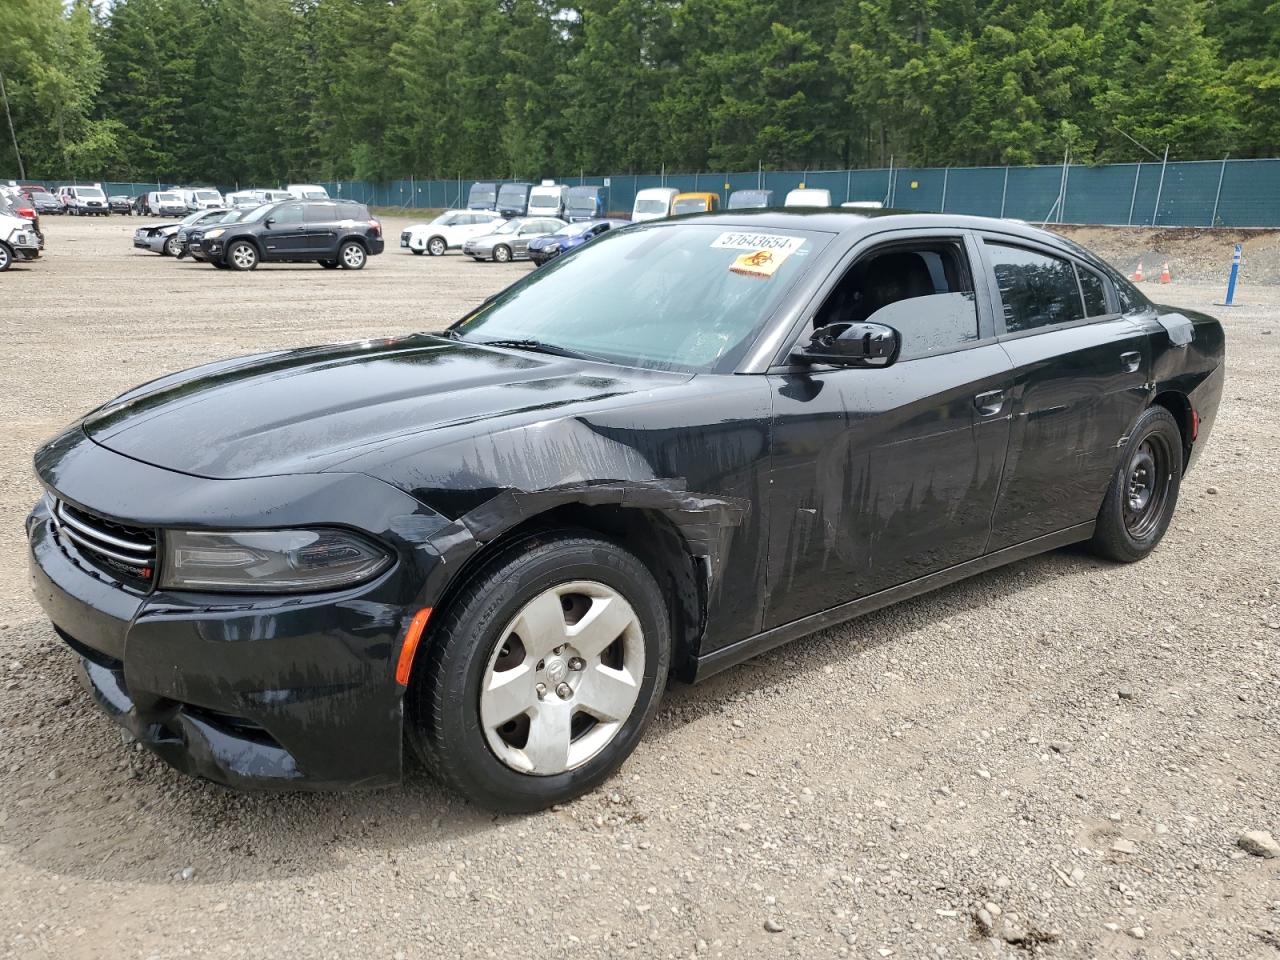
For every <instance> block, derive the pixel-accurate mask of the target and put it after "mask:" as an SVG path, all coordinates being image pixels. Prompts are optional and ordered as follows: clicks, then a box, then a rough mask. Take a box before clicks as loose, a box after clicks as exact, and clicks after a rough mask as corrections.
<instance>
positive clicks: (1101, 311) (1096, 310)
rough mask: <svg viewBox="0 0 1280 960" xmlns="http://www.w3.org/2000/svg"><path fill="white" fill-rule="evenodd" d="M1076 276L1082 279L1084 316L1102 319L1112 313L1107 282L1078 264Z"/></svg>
mask: <svg viewBox="0 0 1280 960" xmlns="http://www.w3.org/2000/svg"><path fill="white" fill-rule="evenodd" d="M1076 275H1077V276H1078V277H1079V278H1080V292H1081V293H1083V294H1084V315H1085V316H1086V317H1101V316H1104V315H1106V314H1108V313H1110V312H1111V308H1110V307H1109V306H1107V285H1106V282H1105V281H1104V280H1103V279H1102V278H1101V277H1100V276H1098V275H1097V274H1096V273H1094V272H1093V271H1092V270H1090V269H1089V268H1088V267H1082V266H1080V264H1078V263H1077V264H1076Z"/></svg>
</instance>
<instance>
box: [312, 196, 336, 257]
mask: <svg viewBox="0 0 1280 960" xmlns="http://www.w3.org/2000/svg"><path fill="white" fill-rule="evenodd" d="M304 215H305V217H306V222H307V249H308V250H309V251H311V252H312V253H326V252H327V253H330V254H331V255H332V256H334V257H336V256H337V255H338V239H339V233H340V232H341V227H340V221H341V220H342V219H343V216H344V214H343V211H342V209H341V208H340V205H339V204H337V203H331V202H329V201H327V200H324V201H314V200H313V201H309V202H308V203H307V204H306V207H305V209H304Z"/></svg>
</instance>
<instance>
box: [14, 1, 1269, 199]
mask: <svg viewBox="0 0 1280 960" xmlns="http://www.w3.org/2000/svg"><path fill="white" fill-rule="evenodd" d="M0 79H2V80H3V85H4V92H5V94H6V100H7V104H6V106H7V110H8V117H7V118H6V120H7V121H8V122H7V123H6V125H5V129H4V130H3V139H2V140H0V175H3V176H17V175H18V169H19V167H18V162H17V159H18V158H17V157H16V156H15V149H14V142H15V140H16V143H17V147H18V149H19V150H20V151H21V158H22V160H23V162H24V166H25V170H26V174H27V176H28V177H29V178H30V177H46V178H53V177H59V178H62V177H77V178H81V179H90V178H93V179H108V178H109V179H137V180H166V181H175V182H176V181H184V182H186V181H191V182H194V181H208V182H217V183H232V182H258V181H261V182H268V181H280V180H283V179H286V178H294V179H296V178H317V179H334V178H360V179H371V180H382V179H387V178H391V177H399V176H404V177H408V176H410V175H413V176H417V177H457V176H461V177H478V176H484V177H536V176H543V175H550V174H560V175H567V174H570V173H572V174H577V173H578V172H579V171H585V172H586V173H598V174H607V173H656V172H658V171H659V170H661V169H665V170H666V171H667V172H677V171H697V170H754V169H756V168H757V166H762V167H763V168H764V169H766V170H767V169H795V170H800V169H821V168H843V167H855V168H856V167H879V166H885V165H887V164H888V163H889V161H890V158H891V157H892V158H894V161H895V162H896V163H897V164H899V165H902V164H913V163H914V164H920V165H943V164H950V165H963V166H972V165H982V164H1005V163H1009V164H1024V163H1041V162H1044V163H1054V162H1061V160H1062V158H1063V156H1064V153H1065V152H1066V151H1070V154H1071V157H1072V159H1073V161H1075V162H1083V163H1093V162H1104V161H1131V160H1140V159H1143V160H1149V159H1151V157H1152V155H1156V156H1159V155H1162V154H1163V152H1164V150H1165V148H1166V146H1167V147H1168V149H1169V157H1170V159H1178V160H1185V159H1209V158H1221V157H1222V156H1224V155H1226V154H1230V155H1231V156H1232V157H1259V156H1276V155H1277V153H1280V2H1277V0H1215V2H1212V3H1208V2H1204V0H803V2H801V0H577V2H574V0H3V2H0Z"/></svg>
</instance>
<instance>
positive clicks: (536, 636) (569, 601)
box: [480, 580, 645, 776]
mask: <svg viewBox="0 0 1280 960" xmlns="http://www.w3.org/2000/svg"><path fill="white" fill-rule="evenodd" d="M644 660H645V651H644V635H643V633H642V631H641V627H640V620H639V618H638V617H637V616H636V612H635V610H633V609H632V607H631V604H630V603H628V602H627V600H626V599H625V598H624V597H623V596H622V595H621V594H620V593H618V592H617V591H616V590H614V589H613V588H612V587H609V586H606V585H605V584H603V583H597V582H595V581H587V580H578V581H573V582H570V583H563V584H559V585H558V586H555V587H551V588H549V589H547V590H544V591H543V592H542V593H540V594H538V595H537V596H536V597H534V598H533V599H532V600H530V601H529V602H528V603H527V604H525V606H524V607H523V608H522V609H521V610H520V612H519V613H517V614H516V616H515V617H514V618H513V619H512V621H511V622H510V623H509V624H508V625H507V627H506V628H505V629H504V630H503V631H502V633H501V634H500V635H499V639H498V642H497V644H496V645H495V647H494V649H493V652H492V653H491V654H490V656H489V662H488V665H487V666H486V668H485V672H484V678H483V680H482V682H481V687H480V723H481V727H482V728H483V730H484V736H485V740H486V742H487V743H488V745H489V749H490V750H492V751H493V753H494V755H495V756H497V758H498V759H499V760H500V761H502V762H503V763H504V764H506V765H507V766H508V767H510V768H511V769H513V770H517V771H519V772H520V773H527V774H533V775H536V776H553V775H555V774H559V773H564V772H565V771H567V770H572V769H574V768H576V767H580V766H582V764H584V763H586V762H587V761H588V760H590V759H591V758H592V757H594V756H596V755H597V754H598V753H600V751H601V750H603V749H604V748H605V747H607V746H608V745H609V743H610V742H611V741H612V740H613V739H614V737H615V736H617V734H618V731H619V730H620V729H621V728H622V726H623V725H624V724H625V723H626V721H627V719H628V717H630V716H631V712H632V710H633V709H634V708H635V705H636V701H637V699H638V697H639V695H640V685H641V683H642V682H643V680H644Z"/></svg>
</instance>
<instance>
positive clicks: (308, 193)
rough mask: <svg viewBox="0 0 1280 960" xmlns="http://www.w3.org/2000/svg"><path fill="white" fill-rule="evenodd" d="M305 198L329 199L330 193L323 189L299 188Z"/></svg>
mask: <svg viewBox="0 0 1280 960" xmlns="http://www.w3.org/2000/svg"><path fill="white" fill-rule="evenodd" d="M298 192H299V193H300V194H302V199H303V200H328V199H329V195H328V194H327V193H325V192H324V191H323V190H299V191H298Z"/></svg>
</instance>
